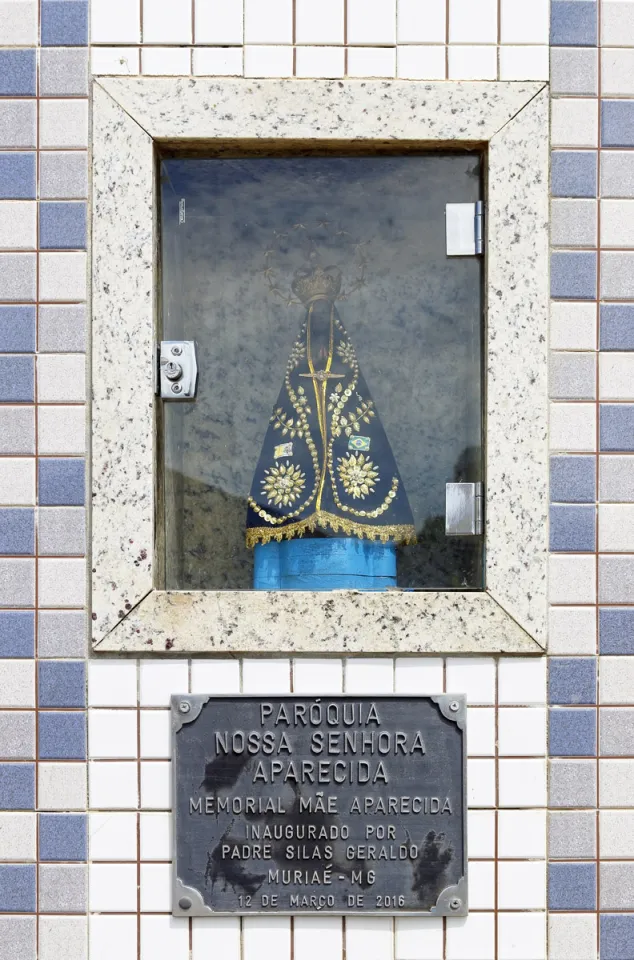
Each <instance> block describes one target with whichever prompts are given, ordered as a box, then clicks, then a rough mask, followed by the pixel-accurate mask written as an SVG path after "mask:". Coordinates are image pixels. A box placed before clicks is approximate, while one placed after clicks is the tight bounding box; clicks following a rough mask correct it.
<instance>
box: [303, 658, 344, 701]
mask: <svg viewBox="0 0 634 960" xmlns="http://www.w3.org/2000/svg"><path fill="white" fill-rule="evenodd" d="M342 690H343V662H342V661H341V660H339V659H333V660H331V659H324V660H313V659H304V658H303V657H302V658H298V659H297V660H294V661H293V691H294V692H295V693H341V692H342Z"/></svg>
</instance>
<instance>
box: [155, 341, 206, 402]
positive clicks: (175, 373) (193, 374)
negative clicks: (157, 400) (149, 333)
mask: <svg viewBox="0 0 634 960" xmlns="http://www.w3.org/2000/svg"><path fill="white" fill-rule="evenodd" d="M156 368H157V369H156V374H155V384H156V387H155V389H156V392H157V394H158V395H159V396H160V397H161V399H162V400H193V399H194V397H195V396H196V386H197V381H198V364H197V363H196V344H195V343H194V341H193V340H161V342H160V343H159V344H158V345H157V347H156Z"/></svg>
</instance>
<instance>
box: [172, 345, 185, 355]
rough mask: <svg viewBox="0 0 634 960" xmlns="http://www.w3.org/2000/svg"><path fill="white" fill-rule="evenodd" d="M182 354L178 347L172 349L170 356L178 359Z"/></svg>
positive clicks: (180, 348)
mask: <svg viewBox="0 0 634 960" xmlns="http://www.w3.org/2000/svg"><path fill="white" fill-rule="evenodd" d="M182 352H183V348H182V347H179V346H178V345H176V346H174V347H172V355H173V356H174V357H180V355H181V353H182Z"/></svg>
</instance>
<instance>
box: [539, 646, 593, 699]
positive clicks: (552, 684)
mask: <svg viewBox="0 0 634 960" xmlns="http://www.w3.org/2000/svg"><path fill="white" fill-rule="evenodd" d="M548 702H549V703H560V704H578V703H596V702H597V665H596V659H595V657H551V658H550V659H549V661H548Z"/></svg>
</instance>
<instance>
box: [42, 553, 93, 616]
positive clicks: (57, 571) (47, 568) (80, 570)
mask: <svg viewBox="0 0 634 960" xmlns="http://www.w3.org/2000/svg"><path fill="white" fill-rule="evenodd" d="M37 582H38V591H39V601H40V605H41V606H43V607H83V606H84V605H85V603H86V563H85V561H84V560H83V559H73V560H59V559H54V560H46V559H41V558H40V559H39V560H38V562H37Z"/></svg>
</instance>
